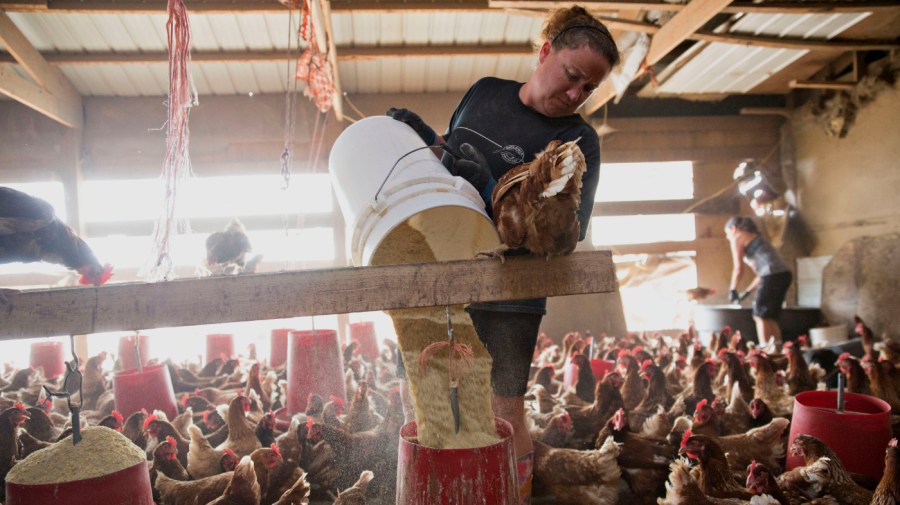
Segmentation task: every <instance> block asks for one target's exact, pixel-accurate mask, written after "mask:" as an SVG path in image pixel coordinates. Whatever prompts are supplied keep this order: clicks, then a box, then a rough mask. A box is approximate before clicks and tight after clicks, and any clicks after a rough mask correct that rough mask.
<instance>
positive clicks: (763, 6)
mask: <svg viewBox="0 0 900 505" xmlns="http://www.w3.org/2000/svg"><path fill="white" fill-rule="evenodd" d="M573 5H580V6H582V7H584V8H585V9H588V10H590V11H595V12H599V11H617V10H627V9H643V10H656V11H669V12H679V11H681V10H683V9H685V8H687V6H686V5H685V4H679V3H669V2H663V1H655V2H654V1H641V0H619V1H617V2H604V1H590V0H588V1H583V2H578V1H560V0H490V6H491V7H493V8H503V9H545V10H552V9H559V8H563V7H571V6H573ZM897 9H900V6H898V4H897V2H896V0H893V1H892V0H869V1H853V0H835V1H830V0H808V1H766V2H762V3H759V2H756V1H754V0H735V1H733V2H731V5H729V6H728V7H725V8H724V9H722V12H725V13H728V14H737V13H742V12H744V13H750V12H752V13H759V14H830V13H834V12H875V11H884V10H897Z"/></svg>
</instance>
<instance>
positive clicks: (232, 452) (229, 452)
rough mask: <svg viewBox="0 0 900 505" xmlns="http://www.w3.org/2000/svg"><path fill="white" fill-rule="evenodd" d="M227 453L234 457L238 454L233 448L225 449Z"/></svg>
mask: <svg viewBox="0 0 900 505" xmlns="http://www.w3.org/2000/svg"><path fill="white" fill-rule="evenodd" d="M225 454H227V455H229V456H231V457H232V458H234V459H237V454H235V453H234V451H232V450H231V449H225Z"/></svg>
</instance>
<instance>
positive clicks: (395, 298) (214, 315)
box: [0, 251, 617, 340]
mask: <svg viewBox="0 0 900 505" xmlns="http://www.w3.org/2000/svg"><path fill="white" fill-rule="evenodd" d="M616 289H617V282H616V270H615V266H614V265H613V262H612V253H611V252H610V251H590V252H577V253H573V254H571V255H569V256H564V257H560V258H553V259H551V260H549V261H547V260H545V259H543V258H534V257H512V258H508V259H507V260H506V263H503V264H501V263H500V261H498V260H489V259H474V260H462V261H449V262H442V263H417V264H406V265H388V266H378V267H365V268H337V269H323V270H303V271H294V272H281V273H266V274H253V275H240V276H233V277H210V278H203V279H180V280H175V281H170V282H161V283H154V284H150V283H128V284H110V285H107V286H102V287H99V288H92V287H77V288H54V289H46V290H28V291H21V292H10V291H6V292H3V293H2V294H3V295H4V296H2V297H0V340H9V339H16V338H32V337H48V336H58V335H69V334H75V335H80V334H88V333H98V332H106V331H135V330H147V329H151V328H161V327H177V326H193V325H198V324H211V323H226V322H234V321H256V320H265V319H279V318H287V317H299V316H315V315H325V314H343V313H351V312H366V311H373V310H387V309H396V308H408V307H433V306H443V305H448V304H459V303H470V302H475V301H482V302H485V301H498V300H516V299H524V298H537V297H541V296H561V295H576V294H586V293H605V292H612V291H615V290H616ZM4 297H5V298H6V299H5V300H4V299H3V298H4Z"/></svg>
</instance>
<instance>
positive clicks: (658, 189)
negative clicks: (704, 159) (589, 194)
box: [594, 161, 694, 202]
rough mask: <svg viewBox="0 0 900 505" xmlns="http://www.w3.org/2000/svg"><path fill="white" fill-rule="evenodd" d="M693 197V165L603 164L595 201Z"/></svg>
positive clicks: (684, 162)
mask: <svg viewBox="0 0 900 505" xmlns="http://www.w3.org/2000/svg"><path fill="white" fill-rule="evenodd" d="M691 198H694V164H693V163H691V162H690V161H667V162H660V163H603V164H601V165H600V184H599V185H598V186H597V194H596V195H595V196H594V201H596V202H636V201H643V200H690V199H691Z"/></svg>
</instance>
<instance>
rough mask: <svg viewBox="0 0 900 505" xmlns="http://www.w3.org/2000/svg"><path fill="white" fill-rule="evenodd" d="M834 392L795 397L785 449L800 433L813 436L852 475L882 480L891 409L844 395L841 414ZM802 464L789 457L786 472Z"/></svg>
mask: <svg viewBox="0 0 900 505" xmlns="http://www.w3.org/2000/svg"><path fill="white" fill-rule="evenodd" d="M836 406H837V391H805V392H803V393H800V394H798V395H797V396H795V397H794V415H793V417H792V418H791V434H790V438H789V439H788V446H787V448H788V449H790V444H791V443H793V441H794V438H795V437H796V436H797V435H800V434H806V435H812V436H814V437H816V438H818V439H819V440H821V441H822V442H824V443H825V444H826V445H828V447H831V449H832V450H833V451H834V452H835V453H836V454H837V455H838V457H839V458H840V459H841V463H843V464H844V467H845V468H846V469H847V470H848V471H850V472H854V473H860V474H863V475H868V476H869V477H872V478H874V479H876V480H877V479H881V476H882V474H883V473H884V449H885V447H887V445H888V442H890V440H891V407H890V405H888V404H887V402H885V401H883V400H881V399H879V398H875V397H873V396H868V395H859V394H854V393H846V394H844V410H845V411H844V412H837V411H836V410H835V407H836ZM801 465H803V459H802V458H799V457H796V456H791V455H790V453H789V454H788V459H787V469H788V470H791V469H793V468H795V467H797V466H801Z"/></svg>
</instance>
